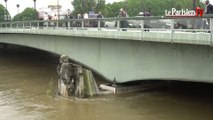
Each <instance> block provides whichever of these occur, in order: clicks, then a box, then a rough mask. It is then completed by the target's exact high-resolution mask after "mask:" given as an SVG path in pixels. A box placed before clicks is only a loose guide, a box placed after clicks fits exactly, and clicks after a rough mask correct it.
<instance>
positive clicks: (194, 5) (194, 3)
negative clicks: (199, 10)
mask: <svg viewBox="0 0 213 120" xmlns="http://www.w3.org/2000/svg"><path fill="white" fill-rule="evenodd" d="M195 8H196V0H193V10H195Z"/></svg>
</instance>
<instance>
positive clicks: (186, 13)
mask: <svg viewBox="0 0 213 120" xmlns="http://www.w3.org/2000/svg"><path fill="white" fill-rule="evenodd" d="M203 13H204V10H203V9H202V8H200V7H197V8H196V9H195V10H189V9H181V10H177V9H176V8H172V9H171V10H165V16H168V17H198V16H203Z"/></svg>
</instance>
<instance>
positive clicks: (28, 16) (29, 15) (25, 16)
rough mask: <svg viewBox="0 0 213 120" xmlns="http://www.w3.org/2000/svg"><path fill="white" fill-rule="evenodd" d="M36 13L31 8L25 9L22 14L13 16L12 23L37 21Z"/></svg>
mask: <svg viewBox="0 0 213 120" xmlns="http://www.w3.org/2000/svg"><path fill="white" fill-rule="evenodd" d="M37 19H38V12H37V11H36V10H35V9H33V8H26V9H25V10H24V11H23V12H22V13H19V14H17V15H15V16H14V18H13V21H26V20H37Z"/></svg>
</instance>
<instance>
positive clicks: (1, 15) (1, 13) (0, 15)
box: [0, 4, 10, 22]
mask: <svg viewBox="0 0 213 120" xmlns="http://www.w3.org/2000/svg"><path fill="white" fill-rule="evenodd" d="M6 13H7V15H8V16H10V14H9V12H8V11H6V8H5V7H4V6H3V5H2V4H0V22H3V21H5V15H6Z"/></svg>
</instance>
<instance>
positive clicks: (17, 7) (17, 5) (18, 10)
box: [16, 4, 20, 14]
mask: <svg viewBox="0 0 213 120" xmlns="http://www.w3.org/2000/svg"><path fill="white" fill-rule="evenodd" d="M16 7H17V14H19V7H20V5H19V4H17V5H16Z"/></svg>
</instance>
